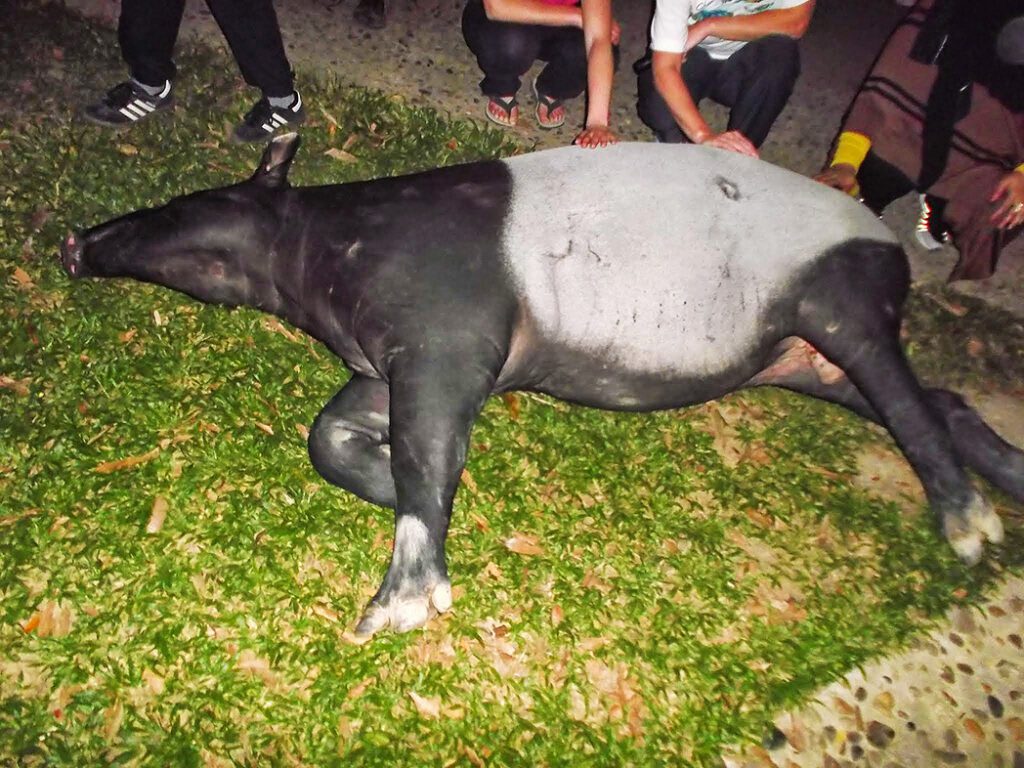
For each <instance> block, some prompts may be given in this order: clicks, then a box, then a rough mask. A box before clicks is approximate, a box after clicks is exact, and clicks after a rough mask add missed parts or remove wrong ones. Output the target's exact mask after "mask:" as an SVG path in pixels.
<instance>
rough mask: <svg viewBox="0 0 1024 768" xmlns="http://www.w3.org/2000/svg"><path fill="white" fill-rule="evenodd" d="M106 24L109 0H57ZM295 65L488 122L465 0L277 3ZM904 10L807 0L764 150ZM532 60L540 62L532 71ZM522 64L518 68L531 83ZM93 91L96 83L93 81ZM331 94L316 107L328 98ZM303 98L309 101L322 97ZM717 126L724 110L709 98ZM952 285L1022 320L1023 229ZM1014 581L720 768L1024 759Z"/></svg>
mask: <svg viewBox="0 0 1024 768" xmlns="http://www.w3.org/2000/svg"><path fill="white" fill-rule="evenodd" d="M66 2H67V4H68V5H69V6H70V7H72V8H76V9H78V10H81V11H82V12H84V13H87V14H89V15H92V16H96V17H100V18H104V19H106V20H107V21H109V22H110V23H112V24H113V23H114V21H115V20H116V18H117V12H118V7H119V2H118V0H66ZM276 5H277V9H278V15H279V17H280V21H281V27H282V30H283V33H284V37H285V43H286V46H287V48H288V52H289V56H290V58H291V60H292V64H293V66H295V67H296V69H297V70H298V71H299V76H300V82H299V86H300V88H301V77H302V75H303V73H317V74H320V73H330V74H332V75H334V76H336V77H338V78H340V79H341V80H343V81H350V82H352V83H354V84H358V85H363V86H369V87H373V88H379V89H381V90H383V91H385V92H387V93H392V94H398V95H400V96H402V97H404V98H406V99H407V100H408V101H410V102H412V103H415V104H423V105H430V106H433V107H435V108H438V109H440V110H442V111H444V112H447V113H449V114H450V115H452V116H453V117H467V118H472V119H476V120H483V110H484V104H485V101H484V99H483V98H482V97H481V96H480V93H479V88H478V82H479V80H480V77H481V75H480V73H479V71H478V69H477V67H476V62H475V61H474V59H473V57H472V55H471V54H470V52H469V50H468V49H467V48H466V46H465V44H464V43H463V40H462V35H461V31H460V25H459V19H460V16H461V10H462V0H393V5H394V8H393V9H392V13H391V15H390V18H389V23H388V26H387V28H386V29H384V30H381V31H376V32H370V31H367V30H364V29H362V28H360V27H358V26H357V25H355V24H354V23H353V22H352V20H351V14H352V8H353V7H354V5H355V0H277V3H276ZM650 9H651V5H650V2H649V0H616V3H615V10H616V16H617V18H618V19H619V21H620V23H621V25H622V29H623V40H622V46H621V48H622V64H621V66H620V69H619V72H618V75H617V78H616V89H615V95H614V102H613V127H614V128H615V129H616V130H617V131H618V132H619V133H620V135H621V136H622V137H623V138H627V139H634V140H649V139H650V135H649V133H648V132H647V130H646V129H645V128H644V126H643V125H642V124H641V123H640V122H639V120H638V119H637V118H636V113H635V106H634V102H635V98H636V83H635V80H634V78H633V74H632V69H631V64H632V62H633V61H634V60H635V59H636V58H638V57H639V56H640V55H641V54H642V53H643V51H644V48H645V45H646V36H647V26H648V19H649V16H650ZM903 12H905V11H904V9H902V8H900V7H899V6H897V5H895V4H894V3H893V2H891V1H890V0H818V6H817V11H816V13H815V18H814V22H813V24H812V26H811V29H810V31H809V32H808V34H807V36H806V37H805V39H804V41H803V43H802V52H803V75H802V77H801V80H800V82H799V84H798V86H797V89H796V91H795V93H794V95H793V98H792V100H791V102H790V104H789V106H788V107H787V109H786V111H785V112H784V113H783V115H782V116H781V118H780V119H779V122H778V123H777V124H776V126H775V129H774V131H773V133H772V135H771V136H770V138H769V140H768V142H767V144H766V145H765V147H764V149H763V155H764V157H765V159H767V160H769V161H771V162H775V163H778V164H780V165H783V166H786V167H788V168H791V169H793V170H796V171H798V172H800V173H807V174H810V173H813V172H814V171H816V170H817V169H818V168H820V167H821V165H822V163H823V162H824V160H825V156H826V153H827V151H828V147H829V144H830V142H831V140H832V138H833V136H834V135H835V133H836V131H837V130H838V127H839V122H840V119H841V117H842V114H843V112H844V110H845V108H846V106H847V104H848V103H849V101H850V99H851V98H852V96H853V94H854V92H855V91H856V89H857V86H858V84H859V82H860V81H861V79H862V78H863V76H864V74H865V72H866V71H867V69H868V67H869V65H870V63H871V61H872V59H873V58H874V56H875V54H876V53H877V51H878V50H879V48H880V46H881V44H882V42H883V41H884V39H885V37H886V36H887V34H888V32H889V31H890V30H891V29H892V27H893V26H894V25H895V23H896V22H897V20H898V19H899V17H900V15H901V14H902V13H903ZM185 30H186V31H192V32H195V33H197V34H199V35H201V36H202V37H203V38H204V39H205V40H207V41H209V42H211V43H213V44H215V45H221V46H223V44H224V43H223V38H222V37H221V35H220V33H219V31H218V30H217V28H216V25H215V24H214V23H213V21H212V18H211V16H210V14H209V11H208V10H207V8H206V6H205V5H204V4H203V3H202V2H199V1H198V0H189V3H188V11H187V14H186V24H185ZM535 71H536V70H535ZM532 74H534V73H530V75H528V78H527V79H526V80H525V82H526V83H529V77H530V76H532ZM98 87H102V86H98ZM520 96H521V99H520V101H521V104H522V107H521V112H522V118H521V121H520V125H519V126H518V127H517V128H516V129H515V131H516V133H517V134H518V135H519V136H520V137H521V138H522V139H524V140H525V141H526V142H528V143H530V142H532V143H533V144H534V145H535V146H536V147H537V148H543V147H550V146H559V145H564V144H568V143H569V142H570V141H571V140H572V138H573V136H574V135H575V133H576V131H577V130H578V129H579V127H580V126H581V124H582V120H583V106H582V103H581V102H582V100H576V102H575V103H571V104H570V105H569V109H568V119H567V120H566V125H565V126H564V127H563V128H561V129H558V130H555V131H541V130H539V129H538V128H537V127H536V125H535V122H534V119H533V109H532V107H533V105H532V102H531V99H529V97H528V86H527V87H524V89H523V90H522V92H521V93H520ZM325 106H327V105H325ZM309 107H310V108H311V109H312V110H314V111H315V110H316V108H317V105H316V104H311V105H309ZM707 112H708V113H709V114H711V115H712V116H713V122H714V124H716V125H719V126H722V125H724V117H725V113H724V111H723V110H721V109H716V108H714V107H708V109H707ZM914 202H915V201H914V200H913V199H912V198H910V197H908V198H905V199H904V200H902V201H900V202H898V203H897V204H895V205H894V206H892V210H891V211H889V212H888V213H887V216H886V220H887V222H888V223H889V224H890V226H892V228H893V229H894V230H895V231H896V232H897V234H899V236H900V237H901V239H902V240H903V241H904V245H905V246H906V248H907V251H908V253H909V254H910V256H911V263H912V269H913V273H914V277H915V280H917V281H919V282H925V283H940V282H942V281H943V280H944V278H945V275H946V274H948V272H949V270H950V269H951V268H952V265H953V263H954V262H955V260H956V258H955V254H954V253H953V251H952V249H951V248H949V247H947V248H945V249H943V250H942V251H940V252H938V253H932V254H926V253H924V252H923V251H922V250H921V249H920V248H919V247H918V246H917V245H916V243H915V242H914V241H913V239H912V233H913V225H914V222H915V214H916V211H915V206H914ZM958 290H962V291H964V292H965V293H969V294H972V295H975V296H978V297H981V298H983V299H984V300H986V301H988V302H991V303H993V304H996V305H998V306H1002V307H1004V308H1007V309H1009V310H1011V311H1013V312H1015V313H1016V314H1018V315H1019V316H1022V317H1024V238H1021V239H1019V240H1018V241H1017V243H1015V245H1014V247H1013V248H1012V249H1010V250H1009V251H1008V252H1007V253H1005V254H1004V256H1003V260H1002V263H1001V265H1000V270H999V272H998V274H997V275H996V276H995V277H993V278H992V279H990V280H987V281H983V282H980V283H972V284H960V285H959V286H958ZM978 404H979V406H980V407H981V409H982V410H983V412H985V413H986V416H987V417H989V418H992V419H995V420H997V421H998V420H1000V419H1001V421H1002V423H1001V424H997V428H999V429H1000V431H1001V432H1002V433H1003V434H1004V436H1006V437H1007V438H1008V439H1010V440H1012V441H1014V442H1015V443H1016V444H1017V445H1024V404H1022V403H1021V401H1020V399H1019V398H1016V399H1011V402H1009V403H1007V402H1006V398H1000V397H988V398H985V399H983V400H982V401H981V402H979V403H978ZM1022 634H1024V580H1022V579H1020V578H1008V579H1007V580H1006V581H1005V582H1004V583H1003V584H1002V585H1001V586H1000V588H999V590H998V592H997V593H996V594H994V595H993V596H992V598H991V599H990V600H988V601H987V602H986V603H985V604H984V605H983V606H982V607H981V609H980V610H979V611H977V612H973V611H968V610H966V609H956V610H954V611H953V612H952V613H951V614H950V616H949V617H948V619H947V620H946V622H944V623H942V624H941V625H940V626H939V627H938V628H937V629H936V630H935V631H934V632H933V633H932V634H930V635H928V636H927V637H925V638H922V639H919V640H917V641H915V642H914V643H913V645H912V646H911V648H910V649H909V650H908V651H907V652H906V653H904V654H901V655H898V656H894V657H892V658H888V659H882V660H879V661H877V662H876V663H874V664H872V665H871V666H870V667H868V668H866V669H865V670H864V671H863V672H852V673H851V674H850V675H848V676H847V678H846V679H845V680H842V681H839V682H837V683H834V684H833V685H831V686H829V687H828V688H826V689H823V690H822V691H821V692H820V693H819V694H818V695H817V696H816V697H815V703H813V704H811V705H808V706H807V707H806V708H804V709H802V710H801V711H799V712H793V713H781V714H780V715H779V717H778V718H777V725H778V727H779V734H777V735H778V736H779V738H777V739H776V740H775V742H774V743H773V744H771V745H769V746H771V747H772V748H771V749H770V750H769V749H766V748H763V747H758V746H756V745H751V746H748V747H746V748H745V749H740V750H739V751H738V752H737V754H736V755H732V756H725V757H724V758H723V759H724V761H725V763H726V764H727V765H729V766H739V765H754V766H761V765H763V766H769V765H777V766H780V767H781V766H785V767H786V768H791V767H794V766H801V767H802V766H815V768H817V767H818V766H825V767H826V768H833V767H835V766H854V765H874V766H886V768H898V767H899V766H905V767H906V768H918V767H919V766H942V765H965V766H979V767H980V766H996V767H997V768H1003V767H1004V766H1005V768H1024V652H1022V645H1021V643H1022V641H1021V636H1022Z"/></svg>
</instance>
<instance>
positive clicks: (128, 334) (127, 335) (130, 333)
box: [117, 328, 139, 344]
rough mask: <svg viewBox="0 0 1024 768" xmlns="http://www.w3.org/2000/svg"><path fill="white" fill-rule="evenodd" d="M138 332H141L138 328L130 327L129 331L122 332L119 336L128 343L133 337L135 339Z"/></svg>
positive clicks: (122, 341)
mask: <svg viewBox="0 0 1024 768" xmlns="http://www.w3.org/2000/svg"><path fill="white" fill-rule="evenodd" d="M138 332H139V330H138V329H137V328H129V329H128V330H127V331H125V332H124V333H122V334H120V335H119V336H118V337H117V338H119V339H120V340H121V343H122V344H126V343H128V342H129V341H131V340H132V339H134V338H135V334H137V333H138Z"/></svg>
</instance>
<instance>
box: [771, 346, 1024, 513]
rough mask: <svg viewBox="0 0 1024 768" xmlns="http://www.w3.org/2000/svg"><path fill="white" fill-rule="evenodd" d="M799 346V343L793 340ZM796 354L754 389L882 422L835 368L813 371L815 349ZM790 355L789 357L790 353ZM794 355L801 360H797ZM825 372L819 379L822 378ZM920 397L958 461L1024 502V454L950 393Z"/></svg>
mask: <svg viewBox="0 0 1024 768" xmlns="http://www.w3.org/2000/svg"><path fill="white" fill-rule="evenodd" d="M798 343H800V344H802V343H803V342H798ZM804 346H805V349H804V350H800V349H796V348H795V347H791V348H790V350H788V351H787V354H786V355H785V357H787V358H788V359H786V360H778V361H777V363H781V365H780V364H777V363H776V364H773V365H772V366H769V368H768V369H766V370H765V371H763V372H762V373H760V374H758V376H757V377H755V379H754V380H753V381H752V382H751V384H753V385H770V386H774V387H781V388H783V389H789V390H792V391H793V392H799V393H800V394H803V395H810V396H811V397H816V398H818V399H820V400H825V401H827V402H830V403H835V404H837V405H841V406H843V407H844V408H848V409H849V410H851V411H853V412H854V413H856V414H858V415H860V416H863V417H864V418H866V419H870V420H871V421H874V422H877V423H879V424H881V423H882V419H881V417H880V416H879V415H878V413H876V412H875V409H874V408H872V407H871V404H870V403H869V402H868V401H867V400H865V399H864V396H863V395H862V394H861V393H860V392H859V391H858V390H857V388H856V387H855V386H853V384H852V383H851V382H850V380H849V379H848V378H846V374H844V373H843V372H842V371H839V369H835V371H836V372H838V374H839V375H838V377H835V376H832V375H830V374H829V373H826V372H824V371H822V369H821V367H820V366H819V367H817V369H816V367H815V365H814V363H813V355H814V354H815V351H814V350H813V349H812V348H811V347H810V345H809V344H806V345H804ZM790 352H792V354H790ZM799 357H803V358H805V359H804V360H802V361H801V360H799V359H798V358H799ZM823 373H824V375H823ZM924 396H925V399H926V400H927V403H928V407H929V408H931V409H932V411H933V412H934V413H935V415H936V416H938V417H939V418H940V419H941V420H942V423H943V424H945V425H946V429H947V430H949V434H950V437H952V439H953V448H954V450H955V451H956V454H957V456H958V457H959V459H960V461H961V463H963V464H964V465H965V466H966V467H967V468H968V469H971V470H973V471H975V472H977V473H978V474H979V475H981V476H982V477H984V478H985V479H986V480H988V481H989V482H990V483H992V485H994V486H996V488H999V489H1000V490H1002V491H1004V492H1005V493H1007V494H1009V495H1010V496H1011V497H1013V498H1014V499H1016V500H1017V501H1020V502H1024V451H1021V450H1020V449H1018V448H1016V447H1015V446H1013V445H1011V444H1010V443H1008V442H1006V441H1005V440H1003V438H1001V437H1000V436H999V435H998V434H996V432H995V431H994V430H993V429H992V428H991V427H990V426H989V425H988V424H986V423H985V421H984V420H983V419H982V418H981V416H980V415H979V414H978V412H977V411H975V410H974V409H973V408H971V406H969V405H968V404H967V403H966V402H964V399H963V398H962V397H961V396H960V395H958V394H957V393H955V392H950V391H949V390H947V389H926V390H924Z"/></svg>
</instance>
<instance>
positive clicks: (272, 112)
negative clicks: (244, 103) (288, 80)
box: [231, 91, 306, 141]
mask: <svg viewBox="0 0 1024 768" xmlns="http://www.w3.org/2000/svg"><path fill="white" fill-rule="evenodd" d="M305 120H306V110H305V109H303V107H302V97H301V96H299V93H298V91H296V92H295V100H294V101H293V102H292V104H291V106H289V107H273V106H271V105H270V102H269V101H267V97H266V96H264V97H263V98H262V99H260V100H259V101H257V102H256V103H255V104H253V106H252V109H250V110H249V111H248V112H246V113H245V117H244V118H242V122H240V123H239V124H238V125H236V126H235V130H234V133H232V134H231V138H232V139H233V140H234V141H261V140H263V139H266V138H269V137H270V136H272V135H273V134H274V132H275V131H277V130H278V129H279V128H284V127H285V126H288V125H291V126H294V125H298V124H299V123H303V122H305Z"/></svg>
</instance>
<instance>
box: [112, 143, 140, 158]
mask: <svg viewBox="0 0 1024 768" xmlns="http://www.w3.org/2000/svg"><path fill="white" fill-rule="evenodd" d="M117 151H118V152H120V153H121V154H122V155H127V156H128V157H132V156H134V155H137V154H139V148H138V147H136V146H135V145H134V144H118V145H117Z"/></svg>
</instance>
